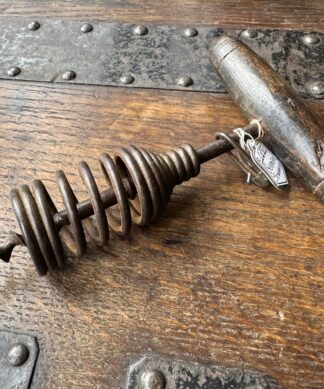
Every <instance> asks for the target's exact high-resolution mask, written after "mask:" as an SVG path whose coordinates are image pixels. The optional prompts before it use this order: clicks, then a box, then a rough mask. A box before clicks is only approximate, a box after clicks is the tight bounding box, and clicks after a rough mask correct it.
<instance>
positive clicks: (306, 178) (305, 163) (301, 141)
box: [210, 37, 324, 201]
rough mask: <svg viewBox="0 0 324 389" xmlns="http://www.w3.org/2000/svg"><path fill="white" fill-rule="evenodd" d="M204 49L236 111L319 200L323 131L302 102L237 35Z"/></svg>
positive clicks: (323, 177)
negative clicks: (253, 122) (257, 127)
mask: <svg viewBox="0 0 324 389" xmlns="http://www.w3.org/2000/svg"><path fill="white" fill-rule="evenodd" d="M210 50H211V60H212V62H213V64H214V65H215V67H216V69H217V71H218V73H219V74H220V76H221V78H222V79H223V81H224V84H225V86H226V89H227V91H228V93H229V94H230V95H231V96H232V98H233V99H234V101H235V102H236V103H237V104H238V106H239V107H240V108H241V110H242V112H243V113H244V114H245V115H246V117H247V118H248V119H258V120H261V123H262V126H263V127H264V129H265V130H266V133H267V134H266V135H267V142H268V144H269V145H270V146H271V148H272V149H273V151H274V152H275V153H276V155H277V156H278V157H279V158H280V159H281V161H282V162H283V163H284V164H285V165H286V166H287V168H288V169H289V170H291V171H292V172H293V173H294V174H295V175H296V176H298V177H299V178H300V179H301V180H302V181H303V182H304V183H305V184H306V185H307V187H308V188H310V189H311V191H312V192H313V193H314V194H315V195H316V196H317V197H319V199H320V200H321V201H324V136H323V130H322V129H321V126H320V124H319V122H318V121H317V119H316V118H315V117H314V115H313V114H312V112H310V110H309V109H308V108H307V107H306V105H305V103H304V101H303V100H302V99H301V98H300V97H299V96H298V95H297V94H296V93H295V92H294V91H293V89H292V88H291V87H290V86H289V85H288V84H287V83H286V82H285V81H284V80H283V79H282V78H281V77H280V76H279V74H277V73H276V72H275V71H274V70H273V69H272V68H271V67H270V66H269V65H268V64H267V63H266V62H265V61H264V60H263V59H262V58H260V57H259V56H258V55H257V54H256V53H255V52H254V51H252V50H251V49H250V48H249V47H247V46H246V45H245V44H244V43H242V42H241V41H240V40H238V39H235V38H231V37H221V38H219V39H217V40H216V41H214V42H213V43H212V45H211V49H210ZM321 139H322V140H321Z"/></svg>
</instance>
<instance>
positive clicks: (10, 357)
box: [0, 330, 38, 389]
mask: <svg viewBox="0 0 324 389" xmlns="http://www.w3.org/2000/svg"><path fill="white" fill-rule="evenodd" d="M37 357H38V344H37V340H36V338H35V337H34V336H32V335H25V334H18V333H15V332H9V331H4V330H0V388H3V389H7V388H8V389H9V388H19V389H28V388H29V386H30V383H31V380H32V377H33V372H34V368H35V364H36V360H37Z"/></svg>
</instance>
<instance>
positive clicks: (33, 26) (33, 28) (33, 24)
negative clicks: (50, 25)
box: [28, 20, 40, 31]
mask: <svg viewBox="0 0 324 389" xmlns="http://www.w3.org/2000/svg"><path fill="white" fill-rule="evenodd" d="M39 27H40V24H39V23H38V22H37V21H36V20H35V21H33V22H31V23H29V24H28V30H30V31H36V30H38V29H39Z"/></svg>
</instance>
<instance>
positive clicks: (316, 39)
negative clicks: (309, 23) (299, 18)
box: [302, 34, 320, 45]
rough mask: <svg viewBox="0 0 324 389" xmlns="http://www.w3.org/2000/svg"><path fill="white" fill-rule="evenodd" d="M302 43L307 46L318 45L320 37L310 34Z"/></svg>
mask: <svg viewBox="0 0 324 389" xmlns="http://www.w3.org/2000/svg"><path fill="white" fill-rule="evenodd" d="M302 41H303V42H304V43H305V45H316V44H317V43H319V42H320V37H319V36H317V35H315V34H308V35H304V36H303V37H302Z"/></svg>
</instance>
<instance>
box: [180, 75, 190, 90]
mask: <svg viewBox="0 0 324 389" xmlns="http://www.w3.org/2000/svg"><path fill="white" fill-rule="evenodd" d="M192 84H193V79H192V78H191V77H188V76H186V77H180V78H179V79H178V85H179V86H182V87H184V88H186V87H188V86H190V85H192Z"/></svg>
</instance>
